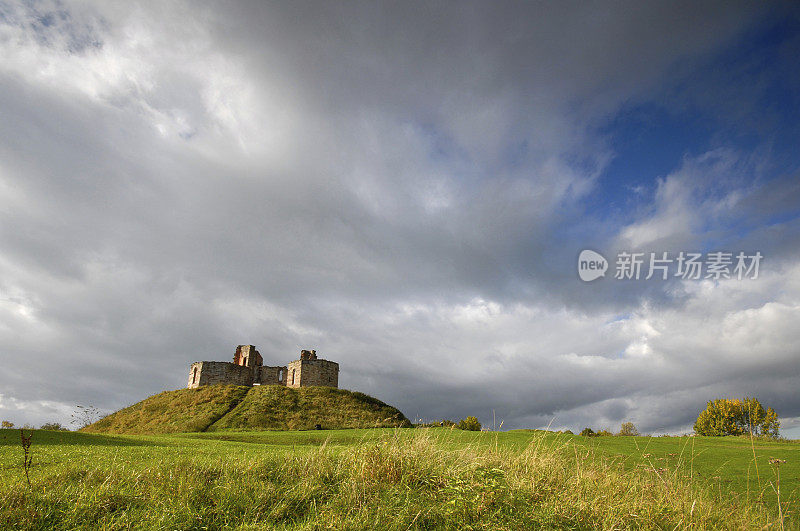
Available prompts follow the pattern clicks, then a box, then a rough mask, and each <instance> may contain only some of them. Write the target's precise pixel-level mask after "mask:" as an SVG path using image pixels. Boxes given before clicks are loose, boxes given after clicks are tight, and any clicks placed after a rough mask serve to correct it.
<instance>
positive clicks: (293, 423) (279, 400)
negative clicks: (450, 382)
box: [84, 385, 410, 434]
mask: <svg viewBox="0 0 800 531" xmlns="http://www.w3.org/2000/svg"><path fill="white" fill-rule="evenodd" d="M317 424H319V425H320V426H322V428H324V429H341V428H373V427H395V426H408V425H410V423H409V421H408V419H406V417H405V416H404V415H403V414H402V413H401V412H400V411H398V410H397V409H395V408H393V407H392V406H389V405H387V404H385V403H383V402H381V401H380V400H378V399H376V398H373V397H371V396H368V395H365V394H363V393H356V392H352V391H347V390H344V389H334V388H331V387H303V388H300V389H290V388H288V387H281V386H277V385H264V386H255V387H244V386H234V385H211V386H206V387H200V388H197V389H179V390H177V391H166V392H163V393H159V394H157V395H153V396H151V397H149V398H146V399H145V400H142V401H141V402H139V403H137V404H134V405H132V406H130V407H126V408H125V409H122V410H120V411H117V412H116V413H113V414H111V415H109V416H107V417H105V418H104V419H102V420H100V421H98V422H95V423H94V424H92V425H91V426H88V427H86V428H84V431H88V432H95V433H116V434H119V433H127V434H154V433H185V432H202V431H224V430H307V429H313V428H314V427H315V425H317Z"/></svg>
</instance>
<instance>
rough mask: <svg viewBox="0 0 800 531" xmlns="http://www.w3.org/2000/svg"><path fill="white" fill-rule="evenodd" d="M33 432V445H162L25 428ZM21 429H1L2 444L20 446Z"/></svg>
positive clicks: (119, 438) (0, 441)
mask: <svg viewBox="0 0 800 531" xmlns="http://www.w3.org/2000/svg"><path fill="white" fill-rule="evenodd" d="M30 432H33V445H34V446H40V445H72V446H160V445H159V444H158V443H156V442H150V441H144V440H141V439H134V438H128V437H118V436H114V435H98V434H94V433H80V432H74V431H50V430H25V435H27V434H28V433H30ZM19 445H20V438H19V429H17V428H14V429H4V430H0V446H19Z"/></svg>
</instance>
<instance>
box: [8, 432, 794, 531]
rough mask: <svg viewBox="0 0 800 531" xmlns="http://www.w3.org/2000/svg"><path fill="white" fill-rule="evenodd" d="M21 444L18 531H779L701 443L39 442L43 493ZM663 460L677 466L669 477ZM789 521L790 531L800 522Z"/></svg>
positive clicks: (222, 435)
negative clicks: (681, 458)
mask: <svg viewBox="0 0 800 531" xmlns="http://www.w3.org/2000/svg"><path fill="white" fill-rule="evenodd" d="M18 433H19V432H14V431H13V430H3V431H0V442H2V443H3V444H2V445H0V458H1V459H2V461H1V462H2V470H3V474H2V479H1V480H0V528H2V529H6V528H9V529H74V528H85V529H95V528H104V529H127V528H136V529H139V528H145V529H201V528H208V529H225V528H239V529H263V528H270V527H278V528H284V527H290V528H298V529H316V528H327V527H332V528H340V529H407V528H412V529H415V528H450V529H465V528H475V529H477V528H485V529H522V528H531V527H532V528H538V527H549V528H571V529H579V528H580V529H583V528H605V529H620V528H643V529H653V528H659V529H661V528H663V529H667V528H668V529H674V528H678V529H682V528H689V527H693V528H698V529H719V528H728V529H742V528H759V527H763V526H767V525H769V526H772V527H773V528H779V522H778V513H777V511H776V510H773V508H772V507H770V506H769V504H766V503H765V504H759V503H757V499H756V498H754V499H753V500H751V502H747V500H746V499H745V495H744V494H742V493H739V495H738V496H734V495H732V492H733V491H731V490H728V489H730V488H731V487H732V486H735V485H732V484H731V485H726V486H725V488H724V489H723V488H722V487H721V485H720V484H718V483H719V482H717V483H715V482H713V481H709V480H708V478H707V477H705V476H708V475H709V474H711V471H710V470H709V465H710V461H708V462H704V461H703V459H709V460H713V455H712V454H713V453H714V452H715V451H716V449H719V450H720V451H721V452H722V453H721V454H719V455H720V456H722V457H721V458H720V459H719V460H718V462H717V464H716V465H711V466H712V469H713V466H716V469H717V470H719V473H721V474H725V473H726V472H725V469H726V467H730V468H731V473H730V475H735V473H736V471H738V473H741V471H740V470H739V469H738V466H739V465H738V464H736V461H735V459H728V456H729V454H728V453H727V452H729V451H731V449H733V450H734V451H735V450H736V449H737V448H739V446H740V443H739V441H738V440H737V439H729V438H726V439H717V440H707V439H705V438H704V439H699V440H698V441H696V442H695V451H694V455H695V463H694V468H686V465H687V464H688V463H683V462H678V458H677V455H680V452H673V451H671V450H674V449H676V448H680V447H681V446H684V447H685V450H684V451H685V454H684V455H686V456H691V455H693V454H692V453H691V449H690V447H689V446H687V443H686V441H687V438H670V439H660V438H656V439H647V438H605V439H604V438H600V439H586V438H582V437H576V436H566V435H555V434H544V433H541V432H531V431H517V432H507V433H466V432H459V431H458V430H454V431H451V430H445V429H424V430H422V429H416V430H414V429H378V430H338V431H331V432H319V431H308V432H264V431H261V432H234V431H231V432H217V433H201V434H186V435H172V436H166V435H161V436H117V437H112V436H103V435H89V434H82V433H63V432H58V433H57V432H50V433H47V432H41V431H37V432H36V433H35V434H34V443H33V448H32V449H33V456H34V466H33V469H32V470H31V482H32V486H31V488H28V487H27V484H26V483H25V479H24V473H23V471H22V466H21V464H22V461H21V449H20V448H18V447H17V446H16V445H15V444H14V441H13V440H12V438H11V435H16V436H17V437H18ZM698 443H699V444H700V446H701V447H702V448H700V450H702V451H698V448H697V446H698ZM689 444H691V441H690V442H689ZM637 445H638V448H637ZM670 445H671V446H670ZM762 450H765V451H766V452H767V453H773V454H775V457H776V458H777V457H780V458H782V459H786V460H787V463H786V464H784V465H783V466H784V467H788V466H789V465H790V464H791V461H792V459H793V457H792V456H794V455H796V445H787V444H784V445H774V446H770V445H768V444H766V443H765V448H762V449H759V452H761V451H762ZM741 451H742V452H743V453H746V452H747V451H749V449H748V448H746V447H744V446H742V447H741ZM780 451H783V452H784V453H783V454H781V453H780ZM662 453H663V454H664V455H665V456H666V454H676V457H675V458H669V459H672V460H673V461H666V457H665V461H663V462H662V461H659V460H658V458H659V457H662V455H661V454H662ZM648 454H649V457H644V456H645V455H648ZM731 455H732V454H731ZM701 456H704V457H701ZM734 469H736V470H734ZM688 470H691V472H692V473H694V474H696V477H695V478H691V477H687V474H686V472H687V471H688ZM787 471H788V472H787ZM765 473H766V470H765ZM782 474H784V475H783V476H782V481H783V482H782V491H783V492H789V491H790V490H791V489H792V487H791V482H790V480H788V479H786V480H784V478H785V477H788V476H791V475H792V474H794V472H792V471H790V469H789V468H783V469H782ZM795 475H796V474H795ZM764 480H765V481H767V480H768V478H764ZM795 482H796V479H795ZM795 485H796V483H795ZM784 489H788V490H784ZM782 496H783V495H782ZM782 499H783V498H782ZM792 503H796V498H795V502H792ZM784 507H785V508H786V509H787V510H788V512H789V513H790V515H789V517H788V520H787V528H789V527H792V526H793V525H795V524H794V523H793V522H795V520H793V519H792V518H793V516H792V514H791V513H792V507H791V505H790V504H789V503H787V504H786V505H784ZM785 512H786V511H784V513H785Z"/></svg>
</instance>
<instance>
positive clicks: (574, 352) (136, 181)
mask: <svg viewBox="0 0 800 531" xmlns="http://www.w3.org/2000/svg"><path fill="white" fill-rule="evenodd" d="M799 56H800V11H799V10H798V9H797V8H796V6H791V5H790V4H788V3H787V4H780V3H762V2H751V3H733V4H731V3H725V5H724V7H723V5H722V4H715V3H700V4H697V3H695V2H687V3H679V2H659V3H641V2H627V3H625V2H623V3H614V4H611V5H603V4H601V3H562V2H552V3H525V4H516V3H489V2H477V3H468V2H458V3H456V2H452V3H446V2H423V3H412V2H394V3H375V2H364V3H356V2H341V3H337V2H316V3H313V2H312V3H308V2H276V3H274V4H268V3H265V2H252V3H246V2H232V3H225V4H220V3H216V2H210V3H199V2H185V3H181V2H166V3H164V2H152V3H141V4H140V3H134V2H119V3H109V2H99V1H98V2H84V1H77V2H41V3H40V2H22V3H14V2H12V3H7V2H3V1H0V363H2V370H0V417H2V418H4V419H9V420H12V421H14V422H17V423H23V422H30V423H32V424H37V425H38V424H40V423H42V422H45V421H61V422H68V421H69V415H70V413H71V412H72V411H73V409H74V407H75V405H76V404H84V405H93V406H96V407H98V408H101V409H103V410H108V411H111V410H115V409H118V408H120V407H123V406H126V405H129V404H131V403H133V402H136V401H138V400H141V399H142V398H145V397H146V396H149V395H151V394H154V393H157V392H160V391H162V390H165V389H177V388H181V387H184V386H185V385H186V381H187V378H188V367H189V364H190V363H191V362H193V361H197V360H228V359H230V358H231V356H232V355H233V351H234V349H235V347H236V345H237V344H255V345H257V347H258V348H259V350H260V352H261V353H262V355H263V356H264V359H265V363H267V364H273V365H277V364H283V363H285V362H287V361H289V360H291V359H294V358H296V357H297V354H298V352H299V349H301V348H315V349H317V350H318V352H319V353H320V354H321V356H322V357H324V358H326V359H331V360H334V361H338V362H339V363H340V365H341V375H340V385H341V387H344V388H348V389H354V390H359V391H363V392H366V393H369V394H372V395H374V396H377V397H379V398H381V399H382V400H384V401H386V402H389V403H391V404H393V405H396V406H397V407H399V408H400V409H401V410H402V411H403V412H404V413H406V415H407V416H409V417H410V418H423V419H435V418H442V417H445V418H460V417H463V416H466V415H477V416H478V417H479V419H481V420H482V421H484V422H487V421H491V418H492V412H493V411H494V412H495V413H496V416H497V419H498V422H499V419H503V421H504V425H503V426H504V428H509V427H510V428H514V427H539V426H546V425H551V426H553V427H554V428H561V427H566V428H571V429H573V430H575V429H580V428H582V427H584V426H587V425H588V426H593V427H594V428H596V429H597V428H602V427H605V428H609V429H616V428H618V426H619V424H620V422H622V421H627V420H630V421H633V422H634V423H635V424H636V425H637V426H638V427H639V428H640V430H642V431H646V432H653V433H660V432H672V433H676V432H681V431H686V430H689V429H690V428H691V424H692V422H693V420H694V418H695V417H696V415H697V413H698V412H699V411H700V410H701V409H702V408H703V407H704V405H705V403H706V401H708V400H710V399H713V398H717V397H724V396H727V397H732V396H742V395H755V396H757V397H759V398H760V399H761V400H762V402H764V403H766V404H767V405H772V406H773V407H775V408H776V410H777V412H778V414H779V415H780V417H781V418H782V420H783V426H784V434H786V435H789V436H795V437H800V393H798V392H797V389H798V387H799V386H800V326H798V323H800V155H798V150H797V142H798V138H800V68H798V64H797V61H798V59H797V58H798V57H799ZM584 249H591V250H594V251H596V252H599V253H601V254H602V255H603V256H604V257H605V258H606V259H607V260H608V262H609V270H608V271H607V273H606V275H605V277H601V278H598V279H596V280H594V281H591V282H584V281H582V280H581V279H580V278H579V275H578V270H577V263H578V256H579V253H580V252H581V251H582V250H584ZM623 251H628V252H641V253H644V254H643V256H644V257H645V262H647V257H649V256H650V254H649V253H657V255H658V256H661V255H662V253H664V252H667V253H668V257H676V256H677V255H678V254H679V253H680V252H681V251H685V252H687V253H688V252H697V253H701V254H702V255H703V257H706V258H707V256H708V253H711V252H715V251H723V252H730V253H733V254H734V255H736V254H737V253H739V252H744V253H746V255H747V256H751V255H753V254H755V253H756V252H760V253H761V255H762V256H763V260H762V261H761V262H760V269H759V274H758V277H757V278H752V274H751V276H750V277H747V276H745V277H744V278H743V279H741V280H740V279H738V278H736V275H734V274H732V275H731V277H732V278H729V279H726V278H724V277H720V278H718V279H715V278H713V277H712V278H706V274H705V273H706V271H703V275H702V276H701V278H700V279H693V278H688V279H684V278H683V277H682V276H680V275H677V276H676V274H675V273H676V272H677V270H676V269H670V270H669V271H668V278H667V280H663V278H662V277H661V274H660V273H659V274H657V275H654V277H653V278H651V279H650V280H645V279H644V276H645V275H644V274H643V275H642V278H640V279H639V280H636V279H635V278H633V279H617V278H615V268H616V264H615V262H616V260H617V256H618V255H619V253H620V252H623ZM734 262H735V259H734ZM706 265H707V264H706ZM647 266H648V264H647V263H645V264H644V268H645V270H646V269H647ZM731 269H732V267H731ZM792 426H794V427H795V428H794V429H793V428H792Z"/></svg>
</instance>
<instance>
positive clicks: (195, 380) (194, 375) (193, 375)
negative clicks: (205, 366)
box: [192, 367, 197, 384]
mask: <svg viewBox="0 0 800 531" xmlns="http://www.w3.org/2000/svg"><path fill="white" fill-rule="evenodd" d="M192 383H193V384H195V383H197V367H195V368H194V371H193V372H192Z"/></svg>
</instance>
